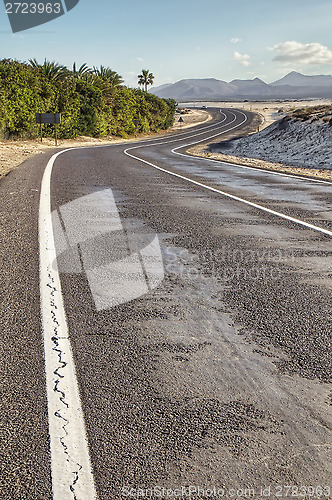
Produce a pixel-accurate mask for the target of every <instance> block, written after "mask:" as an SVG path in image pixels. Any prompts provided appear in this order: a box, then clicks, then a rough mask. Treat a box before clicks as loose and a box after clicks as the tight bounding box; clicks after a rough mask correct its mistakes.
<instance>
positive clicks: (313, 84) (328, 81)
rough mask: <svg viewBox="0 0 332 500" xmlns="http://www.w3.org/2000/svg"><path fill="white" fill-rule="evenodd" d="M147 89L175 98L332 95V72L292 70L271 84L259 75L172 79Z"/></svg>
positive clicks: (156, 93) (180, 99)
mask: <svg viewBox="0 0 332 500" xmlns="http://www.w3.org/2000/svg"><path fill="white" fill-rule="evenodd" d="M150 92H151V93H152V94H154V95H157V96H158V97H164V98H168V97H172V98H173V99H176V100H177V101H190V100H195V99H210V100H218V99H220V100H223V99H235V98H239V99H246V98H248V99H253V98H256V99H262V98H275V99H278V98H292V99H294V98H295V99H296V98H306V97H327V98H332V76H331V75H316V76H306V75H302V74H301V73H297V72H295V71H292V72H291V73H289V74H288V75H286V76H285V77H283V78H281V79H280V80H277V81H275V82H273V83H271V84H268V83H265V82H264V81H263V80H261V79H259V78H254V79H253V80H232V81H231V82H230V83H227V82H225V81H223V80H217V79H215V78H197V79H185V80H180V81H178V82H176V83H172V84H166V85H160V86H159V87H153V88H151V89H150Z"/></svg>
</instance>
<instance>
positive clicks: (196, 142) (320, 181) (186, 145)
mask: <svg viewBox="0 0 332 500" xmlns="http://www.w3.org/2000/svg"><path fill="white" fill-rule="evenodd" d="M238 111H239V113H241V114H243V115H244V116H246V115H245V114H244V113H243V112H242V111H240V110H238ZM230 113H232V112H231V111H230ZM232 114H234V113H232ZM246 121H247V120H244V121H243V122H242V123H245V122H246ZM241 125H242V124H241ZM237 126H239V125H237ZM233 128H236V127H233ZM233 128H231V129H229V130H233ZM229 130H227V132H228V131H229ZM218 135H219V134H216V135H212V136H211V137H208V138H207V139H204V141H195V142H191V143H190V144H185V145H184V146H177V147H176V148H174V149H172V153H174V154H176V155H179V156H184V157H185V158H194V159H195V158H197V160H204V161H211V162H214V163H225V164H226V165H230V166H232V167H239V168H244V169H248V170H255V171H256V172H263V173H267V174H272V175H279V176H281V177H290V178H292V179H299V180H304V181H311V182H318V183H319V184H329V185H331V184H332V183H331V182H329V181H324V180H323V179H313V178H311V177H305V176H303V177H302V176H301V175H293V174H286V173H285V172H276V171H273V170H266V169H263V168H258V167H250V166H249V165H241V164H239V163H231V162H228V161H227V160H215V159H212V158H203V157H201V156H195V155H193V154H192V155H191V154H185V153H179V152H178V151H176V150H177V149H181V148H188V147H189V146H194V145H195V144H199V143H200V142H206V140H209V139H213V137H217V136H218ZM192 137H194V136H192ZM188 139H189V137H188Z"/></svg>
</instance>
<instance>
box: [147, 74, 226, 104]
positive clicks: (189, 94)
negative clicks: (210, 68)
mask: <svg viewBox="0 0 332 500" xmlns="http://www.w3.org/2000/svg"><path fill="white" fill-rule="evenodd" d="M235 90H236V87H234V86H233V85H231V84H230V83H226V82H223V81H222V80H216V79H215V78H202V79H200V78H198V79H194V78H192V79H187V80H180V81H178V82H176V83H173V84H168V85H166V86H165V85H161V86H160V87H156V88H152V89H150V92H151V94H155V95H157V96H158V97H161V96H165V97H172V98H173V99H193V98H199V99H200V98H201V96H202V95H204V96H205V97H207V98H213V97H218V96H220V95H227V96H232V95H233V94H234V91H235Z"/></svg>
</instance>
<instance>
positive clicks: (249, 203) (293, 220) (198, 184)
mask: <svg viewBox="0 0 332 500" xmlns="http://www.w3.org/2000/svg"><path fill="white" fill-rule="evenodd" d="M131 149H136V148H127V149H125V150H124V153H125V154H126V155H127V156H130V157H131V158H133V159H134V160H137V161H140V162H142V163H145V164H146V165H149V166H150V167H153V168H156V169H157V170H160V171H161V172H164V173H166V174H169V175H172V176H174V177H178V178H179V179H182V180H184V181H187V182H191V183H192V184H195V185H196V186H200V187H202V188H204V189H208V190H209V191H213V192H214V193H219V194H221V195H223V196H226V197H228V198H231V199H232V200H236V201H239V202H241V203H245V204H246V205H249V206H251V207H254V208H257V209H258V210H262V211H264V212H267V213H269V214H272V215H276V216H277V217H281V218H282V219H286V220H288V221H291V222H295V223H296V224H300V225H301V226H304V227H307V228H309V229H314V230H315V231H319V232H321V233H324V234H327V235H328V236H332V231H328V230H327V229H324V228H321V227H319V226H314V225H313V224H309V223H308V222H304V221H302V220H300V219H295V218H294V217H290V216H289V215H286V214H283V213H281V212H276V211H275V210H271V209H270V208H267V207H264V206H262V205H258V204H257V203H253V202H252V201H248V200H245V199H243V198H240V197H239V196H235V195H232V194H230V193H226V192H225V191H221V190H220V189H216V188H213V187H211V186H207V185H206V184H203V183H201V182H198V181H194V180H193V179H190V178H188V177H185V176H184V175H180V174H176V173H175V172H171V171H169V170H166V169H164V168H162V167H158V165H155V164H154V163H151V162H149V161H146V160H143V159H142V158H139V157H137V156H134V155H132V154H130V153H128V151H130V150H131Z"/></svg>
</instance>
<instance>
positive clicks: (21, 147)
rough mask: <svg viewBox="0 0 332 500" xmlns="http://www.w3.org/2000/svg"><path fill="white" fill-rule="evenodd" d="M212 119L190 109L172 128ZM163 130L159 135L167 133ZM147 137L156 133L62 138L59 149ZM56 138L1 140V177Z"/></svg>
mask: <svg viewBox="0 0 332 500" xmlns="http://www.w3.org/2000/svg"><path fill="white" fill-rule="evenodd" d="M180 116H182V118H183V123H179V122H178V120H179V117H180ZM209 120H211V116H210V115H209V114H208V113H207V112H206V111H203V110H198V109H197V110H194V111H190V112H189V113H188V114H185V115H180V114H179V113H176V115H175V122H174V126H173V127H172V129H170V130H171V131H172V130H181V129H184V128H189V127H193V126H194V125H197V124H198V123H205V122H206V121H209ZM167 133H169V131H167V132H161V133H160V134H158V135H163V134H167ZM146 137H149V138H151V137H156V134H154V135H152V134H150V135H148V136H147V135H144V134H140V135H137V137H134V138H131V139H119V138H118V137H105V138H102V139H94V138H92V137H78V138H77V139H61V140H59V141H58V149H63V148H74V147H80V146H100V145H103V144H105V145H106V144H119V143H121V142H130V141H137V140H138V139H143V138H146ZM55 148H56V146H55V144H54V139H48V138H44V139H43V142H40V140H37V139H36V140H26V141H0V178H1V177H3V176H4V175H6V174H8V173H9V172H10V171H11V170H13V169H14V168H16V167H17V166H18V165H20V164H21V163H22V162H24V160H26V159H27V158H30V157H31V156H34V155H36V154H40V153H43V152H45V151H49V150H51V149H55Z"/></svg>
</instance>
